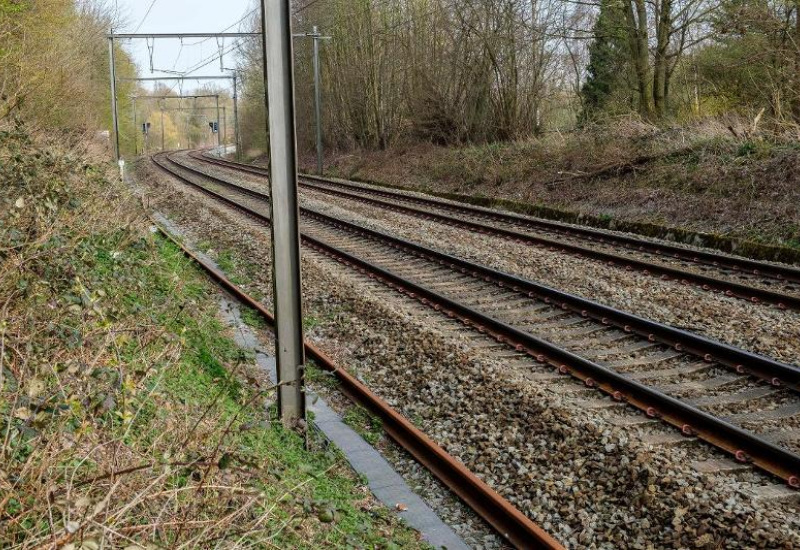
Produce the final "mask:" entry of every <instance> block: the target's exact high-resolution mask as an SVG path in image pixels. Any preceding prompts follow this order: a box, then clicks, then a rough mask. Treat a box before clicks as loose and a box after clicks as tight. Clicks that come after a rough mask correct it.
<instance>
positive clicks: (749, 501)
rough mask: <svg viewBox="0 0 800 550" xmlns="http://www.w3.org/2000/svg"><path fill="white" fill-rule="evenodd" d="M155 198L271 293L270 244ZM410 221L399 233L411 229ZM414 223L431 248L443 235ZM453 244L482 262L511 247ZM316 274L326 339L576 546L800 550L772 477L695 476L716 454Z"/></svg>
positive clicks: (319, 264) (215, 217) (176, 198)
mask: <svg viewBox="0 0 800 550" xmlns="http://www.w3.org/2000/svg"><path fill="white" fill-rule="evenodd" d="M175 191H177V192H175ZM153 200H154V203H157V204H158V208H160V209H166V210H168V211H170V212H171V213H172V214H173V216H176V218H178V221H179V222H180V223H181V224H185V223H190V224H191V225H192V230H193V231H194V232H195V233H196V238H201V239H205V240H207V241H208V242H210V243H213V246H214V247H216V248H217V249H218V250H223V249H224V250H229V251H231V253H232V254H233V255H234V256H235V257H236V258H239V259H240V261H241V263H242V264H246V263H247V262H255V263H256V264H257V265H258V267H260V268H261V269H260V271H259V270H248V269H246V270H245V271H246V272H248V273H258V274H257V275H256V276H253V277H252V279H250V280H249V281H247V282H246V284H245V287H246V288H256V289H259V290H260V291H262V292H263V291H264V290H265V289H268V288H269V286H270V282H269V270H268V269H267V266H266V262H268V261H269V257H268V255H266V256H265V255H264V251H265V250H268V247H265V243H266V242H268V238H267V236H266V234H265V233H261V232H259V231H258V228H256V227H254V224H253V223H252V222H250V221H248V220H247V219H246V218H244V217H243V216H241V215H239V214H234V213H231V212H230V211H226V210H225V209H223V208H219V207H216V206H210V207H209V206H204V205H207V204H209V202H210V201H209V199H207V198H205V197H201V196H199V195H198V194H191V193H185V192H183V191H181V188H180V187H179V185H178V184H176V186H175V187H174V189H173V193H172V196H171V197H170V198H169V199H168V200H166V201H165V202H161V201H160V200H158V197H157V196H156V197H154V198H153ZM162 200H163V196H162ZM317 206H319V205H317ZM343 214H344V212H343ZM350 215H352V214H350ZM377 218H378V216H374V217H373V221H372V222H370V223H376V222H375V221H374V219H377ZM405 223H406V224H407V226H406V227H404V228H395V230H396V231H398V232H402V231H411V230H412V229H411V228H410V227H409V226H408V220H405ZM413 227H414V231H416V232H417V233H415V235H416V237H417V238H418V239H420V240H421V239H422V235H421V233H423V232H425V231H434V230H436V228H432V227H424V226H423V225H422V224H421V223H420V222H419V220H415V221H414V225H413ZM423 227H424V229H423ZM445 237H446V235H441V234H440V235H438V238H445ZM449 238H450V239H452V240H454V241H457V242H456V243H454V246H455V245H458V246H461V247H463V248H464V249H465V250H461V252H464V254H465V255H467V254H469V256H468V257H471V258H472V259H476V260H477V259H479V258H482V257H483V254H485V252H484V251H483V250H485V247H488V246H493V247H494V248H495V249H496V250H497V249H498V248H499V247H498V245H497V243H496V242H495V243H488V242H487V243H486V244H484V245H482V247H476V249H475V250H473V249H472V245H471V243H470V242H469V241H468V240H466V241H465V240H463V239H462V238H461V237H458V236H454V235H449ZM439 245H440V246H444V245H443V244H442V243H439ZM447 246H450V243H447ZM528 250H530V249H528ZM496 254H497V255H498V256H499V255H500V254H501V253H500V252H499V251H498V252H496ZM480 261H483V260H482V259H481V260H480ZM494 261H501V259H499V258H495V260H494ZM542 261H544V260H542ZM546 272H547V271H546V270H545V273H546ZM303 275H304V291H305V292H306V304H305V305H306V312H307V315H308V316H313V317H314V318H315V319H317V320H318V323H319V326H318V328H317V329H316V330H315V334H316V335H317V336H316V338H317V343H319V344H320V345H321V346H322V347H323V348H324V349H326V350H328V351H331V353H332V354H333V355H334V357H335V358H336V359H337V361H338V362H339V363H340V364H342V365H344V366H346V368H348V369H349V370H351V371H352V372H354V373H355V374H356V375H357V376H359V377H360V378H361V379H362V380H364V381H365V382H366V383H367V384H368V385H369V386H370V387H371V388H372V389H373V390H374V391H376V392H377V393H378V394H379V395H381V396H382V397H383V398H384V399H386V400H387V401H388V402H389V403H390V404H392V405H393V406H395V407H396V408H397V409H398V410H400V411H401V412H403V413H404V414H405V415H406V416H407V417H408V418H409V419H411V420H412V421H413V422H414V423H415V424H416V425H417V426H418V427H420V428H421V429H423V430H424V431H425V432H426V433H428V434H429V435H430V436H431V437H433V438H434V439H435V440H436V441H437V442H439V443H440V444H442V445H443V446H444V447H445V448H446V449H447V450H448V451H449V452H450V453H451V454H453V455H454V456H456V457H457V458H459V459H460V460H461V461H463V462H464V463H465V464H466V465H467V466H468V467H469V468H470V469H471V470H472V471H474V472H475V473H476V474H478V475H479V476H481V477H482V478H483V479H484V480H485V481H487V483H489V484H490V485H491V486H493V487H494V488H495V489H496V490H498V491H499V492H500V493H501V494H503V495H504V496H505V497H506V498H508V499H509V500H510V501H511V502H513V503H514V504H515V505H517V506H518V507H519V508H520V509H521V510H522V511H523V512H525V513H526V514H528V515H529V516H530V517H531V518H532V519H534V520H535V521H536V522H537V523H539V524H540V525H541V526H542V527H544V528H545V529H547V530H548V531H549V532H551V533H552V534H553V535H554V536H556V537H557V538H558V539H559V540H561V541H562V542H563V543H564V544H565V545H566V546H568V547H570V548H643V549H646V548H720V547H724V548H794V547H800V520H798V513H797V512H798V509H797V505H796V501H792V500H789V501H787V502H783V501H777V500H770V499H764V500H759V499H755V498H753V497H752V496H749V495H748V493H747V491H749V490H753V489H756V488H758V487H759V486H767V485H769V480H767V479H766V478H765V477H764V476H761V475H760V474H756V473H753V472H748V473H747V474H745V475H739V476H737V475H731V474H723V473H711V474H702V473H700V472H698V471H695V470H694V469H693V468H692V467H691V466H690V460H688V457H693V456H694V455H696V454H697V453H698V451H697V450H696V449H697V447H698V446H699V447H702V448H703V449H706V447H705V446H702V445H700V444H696V443H686V444H680V445H675V446H664V445H653V444H648V443H645V442H644V441H643V440H641V439H640V438H638V437H635V436H634V431H633V430H631V429H630V428H628V427H621V426H617V425H614V424H612V423H610V422H609V421H608V415H607V411H604V410H603V409H594V408H587V407H581V406H580V405H579V404H577V403H576V401H575V400H574V399H573V398H572V397H571V393H570V391H568V390H569V389H570V384H569V383H562V384H561V385H560V386H559V385H554V384H549V383H544V382H542V381H541V380H540V379H538V378H536V377H535V376H534V375H535V374H537V372H536V368H537V367H536V366H535V364H532V365H523V364H519V363H516V362H515V363H511V362H509V361H506V360H504V359H502V358H499V357H498V354H497V353H496V350H495V349H494V348H493V347H492V346H486V345H484V344H482V342H485V341H483V340H482V338H481V337H478V336H476V335H475V334H473V333H470V332H465V331H463V330H458V329H457V328H456V327H454V326H453V325H452V323H449V322H448V321H445V320H443V318H441V317H439V316H437V315H434V314H432V312H431V310H429V309H427V308H424V307H423V306H421V305H420V304H417V303H415V302H410V301H408V300H407V299H406V298H402V297H400V296H399V295H396V294H394V293H393V292H392V291H390V290H388V289H386V288H385V287H382V286H381V285H379V284H377V283H375V282H371V281H369V280H368V279H366V278H364V277H362V276H360V275H355V274H354V273H353V272H352V271H350V270H348V269H347V268H345V267H343V266H341V265H339V264H336V263H334V262H333V261H331V260H328V259H325V258H321V257H318V256H317V255H315V254H313V253H308V252H307V253H306V254H305V256H304V261H303ZM248 278H249V277H248ZM567 280H569V278H567ZM626 283H628V280H627V279H626ZM605 284H606V285H608V286H610V285H611V283H610V282H609V281H606V282H605ZM650 284H651V285H652V282H650ZM716 305H718V304H716ZM667 311H670V309H667ZM743 315H744V314H743V313H740V316H743ZM751 322H752V321H751ZM561 387H563V389H565V390H567V391H562V389H559V388H561ZM572 389H574V391H575V392H582V391H584V390H583V389H581V388H579V387H574V388H572ZM632 414H633V416H635V413H632ZM704 452H705V453H707V454H708V455H711V456H713V455H714V454H715V453H714V451H709V450H706V451H704Z"/></svg>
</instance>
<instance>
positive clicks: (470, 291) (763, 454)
mask: <svg viewBox="0 0 800 550" xmlns="http://www.w3.org/2000/svg"><path fill="white" fill-rule="evenodd" d="M155 160H156V162H157V163H158V164H159V165H160V166H161V167H162V168H164V169H165V170H167V171H169V172H170V173H171V174H172V175H174V176H176V177H178V178H179V179H181V180H182V181H184V182H186V183H188V184H190V185H191V186H193V187H194V188H196V189H197V190H199V191H202V192H203V193H205V194H207V195H209V196H211V197H212V198H214V199H216V200H218V201H221V202H223V203H225V204H227V205H228V206H231V207H233V208H235V209H237V210H239V211H241V212H244V213H246V214H247V215H248V216H251V217H253V218H255V219H257V220H259V221H261V222H263V223H266V224H268V223H269V216H268V212H269V207H268V204H267V203H266V202H265V201H266V200H268V197H267V196H266V195H264V194H262V193H259V192H257V191H254V190H252V189H247V188H243V187H240V186H238V185H236V184H234V183H231V182H228V181H225V180H221V179H219V178H217V177H214V176H211V175H209V174H206V173H204V172H202V171H199V170H197V169H195V168H192V167H190V166H187V165H184V164H181V163H178V162H175V161H170V162H167V161H166V159H163V158H162V159H155ZM196 179H202V183H198V181H195V180H196ZM301 215H302V218H303V221H302V223H303V242H304V243H305V244H306V245H307V246H309V247H311V248H313V249H315V250H317V251H319V252H321V253H323V254H325V255H327V256H329V257H331V258H333V259H335V260H337V261H339V262H341V263H343V264H345V265H347V266H349V267H351V268H352V269H355V270H357V271H358V272H360V273H363V274H365V275H368V276H369V277H370V278H374V279H377V280H379V281H381V282H383V283H384V284H386V285H387V286H389V287H391V288H394V289H395V290H397V291H398V292H401V293H403V294H405V295H406V296H408V297H410V298H412V299H416V300H418V301H419V302H421V303H422V304H424V305H426V306H428V307H431V308H433V309H434V310H436V311H439V312H440V313H442V314H443V315H446V316H447V317H449V318H451V319H455V320H458V321H460V322H462V323H463V324H464V325H465V326H467V327H469V328H470V329H474V330H477V331H479V332H481V333H484V334H486V335H488V336H490V337H492V338H494V339H495V340H496V341H497V342H498V343H501V344H503V345H506V346H509V347H510V348H511V349H512V350H513V351H514V352H515V353H517V354H518V355H519V356H520V357H528V358H532V359H533V360H535V361H536V362H538V363H540V364H542V365H547V366H549V367H551V368H553V369H555V371H556V372H558V373H561V374H563V375H571V376H573V377H575V378H577V379H580V380H581V381H583V383H584V384H586V386H588V387H590V388H595V389H597V390H599V391H601V392H603V393H604V394H606V395H608V396H610V397H611V398H612V399H614V400H616V401H619V402H624V403H628V404H630V405H632V406H634V407H636V408H638V409H640V410H641V411H643V412H644V413H645V414H647V415H648V416H649V417H651V418H657V419H660V420H662V421H664V422H666V423H668V424H670V425H672V426H675V427H677V428H678V429H679V430H680V431H681V433H683V434H684V435H685V436H687V437H698V438H700V439H703V440H705V441H707V442H709V443H711V444H713V445H715V446H716V447H718V448H720V449H723V450H725V451H727V452H729V453H730V454H732V455H733V456H734V457H735V458H736V459H737V460H739V461H741V462H749V463H752V464H754V465H756V466H758V467H760V468H761V469H763V470H766V471H768V472H771V473H773V474H775V475H777V476H779V477H781V478H783V479H784V480H785V481H786V482H787V483H788V484H789V485H791V486H793V487H798V486H800V455H799V454H798V451H800V445H799V444H798V443H799V442H800V431H798V429H797V428H798V427H797V420H798V419H797V417H798V414H800V398H799V397H798V394H797V392H796V390H797V388H798V387H800V369H798V368H797V367H795V366H793V365H786V364H783V363H779V362H777V361H774V360H772V359H769V358H766V357H762V356H759V355H755V354H752V353H749V352H746V351H743V350H741V349H738V348H734V347H731V346H726V345H724V344H721V343H719V342H714V341H711V340H708V339H705V338H702V337H699V336H696V335H693V334H691V333H688V332H685V331H681V330H678V329H675V328H672V327H669V326H666V325H661V324H659V323H654V322H652V321H649V320H646V319H642V318H639V317H636V316H633V315H631V314H628V313H625V312H622V311H618V310H614V309H612V308H608V307H607V306H602V305H600V304H595V303H593V302H590V301H588V300H584V299H582V298H579V297H576V296H572V295H569V294H566V293H562V292H560V291H557V290H555V289H551V288H548V287H544V286H542V285H539V284H537V283H535V282H533V281H528V280H525V279H521V278H519V277H515V276H513V275H509V274H505V273H502V272H499V271H496V270H492V269H489V268H486V267H484V266H480V265H477V264H474V263H471V262H468V261H466V260H462V259H459V258H456V257H453V256H449V255H446V254H442V253H440V252H437V251H435V250H431V249H428V248H426V247H422V246H420V245H417V244H415V243H411V242H408V241H404V240H402V239H398V238H395V237H392V236H389V235H385V234H383V233H380V232H377V231H373V230H370V229H367V228H364V227H361V226H358V225H356V224H353V223H350V222H345V221H342V220H338V219H335V218H332V217H330V216H327V215H325V214H322V213H319V212H315V211H312V210H308V209H301Z"/></svg>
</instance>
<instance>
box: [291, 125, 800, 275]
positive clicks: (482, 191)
mask: <svg viewBox="0 0 800 550" xmlns="http://www.w3.org/2000/svg"><path fill="white" fill-rule="evenodd" d="M733 130H734V131H735V132H736V135H735V136H734V135H733V134H732V133H731V130H730V129H729V128H727V127H726V125H725V124H723V123H721V122H713V121H708V122H704V123H698V124H696V125H694V126H691V127H686V128H668V129H658V128H655V127H652V126H649V125H645V124H641V123H631V122H625V123H616V124H613V125H610V126H603V127H593V128H591V129H586V130H582V131H574V132H569V133H565V134H561V133H557V132H556V133H548V134H545V135H544V136H543V137H539V138H531V139H528V140H525V141H519V142H512V143H503V144H489V145H472V146H463V147H440V146H435V145H430V144H428V145H425V144H422V145H420V144H416V145H413V146H403V145H398V146H393V147H390V148H389V149H387V150H384V151H370V152H364V151H355V152H354V151H347V152H344V153H340V154H331V155H330V160H329V162H330V166H329V170H328V173H329V174H330V175H335V176H339V177H343V178H347V179H352V180H357V181H362V182H368V183H376V184H383V185H389V186H393V187H402V188H407V189H414V190H419V191H424V192H428V193H432V194H436V195H439V196H441V197H445V198H450V199H456V200H461V201H465V202H470V203H472V204H476V205H480V206H490V207H499V208H503V209H507V210H511V211H516V212H519V213H524V214H530V215H535V216H540V217H544V218H550V219H555V220H560V221H565V222H570V223H581V224H586V225H592V226H595V227H600V228H606V229H616V230H620V231H630V232H634V233H640V234H643V235H647V236H650V237H658V238H666V239H670V240H674V241H678V242H683V243H687V244H694V245H699V246H708V247H713V248H718V249H721V250H724V251H726V252H735V253H738V254H743V255H747V256H751V257H755V258H758V259H764V260H779V261H787V262H792V263H798V262H799V261H800V210H799V209H798V208H800V207H798V205H800V195H798V193H800V191H799V190H800V185H798V183H799V182H800V148H798V145H797V141H796V136H795V137H794V139H790V137H786V136H784V137H774V136H765V135H758V134H756V135H754V134H752V132H742V131H737V130H736V128H733ZM313 165H314V159H312V158H311V157H308V158H307V159H304V167H305V169H306V171H308V172H309V173H310V172H313V170H314V169H313Z"/></svg>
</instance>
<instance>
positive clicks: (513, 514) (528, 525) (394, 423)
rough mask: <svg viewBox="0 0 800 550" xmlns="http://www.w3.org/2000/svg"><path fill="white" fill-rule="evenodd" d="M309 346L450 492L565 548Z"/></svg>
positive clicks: (513, 532) (510, 529)
mask: <svg viewBox="0 0 800 550" xmlns="http://www.w3.org/2000/svg"><path fill="white" fill-rule="evenodd" d="M154 223H156V222H154ZM156 226H157V227H158V228H159V230H160V231H161V233H162V234H164V235H165V236H166V237H167V238H168V239H169V240H170V241H172V242H173V243H174V244H175V245H176V246H178V247H179V248H180V249H181V250H182V251H183V253H184V254H185V255H186V256H187V257H188V258H190V259H191V260H193V261H194V262H196V263H197V264H198V265H199V266H200V267H202V268H203V270H205V271H206V273H208V275H209V276H210V277H211V278H212V279H214V280H215V281H216V282H217V283H218V284H219V286H221V287H222V288H224V289H225V290H227V291H228V292H230V293H231V294H232V295H233V296H234V297H236V299H237V300H239V301H240V302H242V303H243V304H246V305H247V306H249V307H251V308H253V309H255V310H256V311H258V312H259V313H260V314H261V315H262V316H263V317H264V318H265V319H266V320H267V322H268V323H269V324H270V326H274V322H275V319H274V317H273V316H272V314H271V313H270V312H269V311H268V310H267V309H266V308H265V307H264V306H263V305H262V304H261V303H260V302H258V301H257V300H255V299H254V298H252V297H251V296H249V295H248V294H247V293H245V292H244V290H242V289H241V288H239V287H238V286H237V285H236V284H234V283H233V282H231V281H230V280H229V279H228V278H227V277H226V276H225V274H224V273H223V272H222V271H220V270H219V269H217V268H215V267H214V266H212V265H210V264H208V263H207V262H204V261H203V260H202V259H200V258H199V257H198V256H196V255H195V254H194V253H193V252H192V251H190V250H189V249H188V248H187V247H185V246H184V245H183V244H182V243H180V242H179V241H178V240H177V239H175V238H174V237H173V236H172V235H171V234H170V233H169V232H168V231H167V230H166V229H164V228H163V227H161V226H160V225H159V224H158V223H156ZM305 348H306V353H307V354H308V356H309V357H310V358H312V359H313V360H314V361H315V362H316V363H317V365H319V366H320V367H321V368H323V369H325V370H326V371H329V372H331V373H333V374H334V375H335V376H336V377H337V378H338V380H339V383H340V384H341V388H342V391H343V392H344V393H345V395H347V396H348V397H349V398H350V399H351V400H353V401H354V402H356V403H358V404H359V405H361V406H363V407H364V408H366V409H367V410H369V411H370V412H372V413H373V414H374V415H375V416H377V417H378V418H380V420H381V422H382V424H383V428H384V430H386V433H387V434H389V436H390V437H391V438H392V439H394V440H395V441H396V442H397V443H398V444H399V445H400V446H402V447H403V448H404V449H405V450H406V451H408V452H409V453H410V454H411V455H412V456H413V457H414V458H415V459H416V460H417V461H419V462H420V463H421V464H422V465H423V466H425V467H426V468H427V469H428V470H429V471H430V472H431V473H432V474H433V475H434V476H436V478H438V479H439V480H440V481H441V482H442V483H444V484H445V486H447V487H448V489H450V490H451V491H452V492H453V493H455V494H456V495H458V496H459V497H460V498H461V499H462V500H463V501H464V502H465V503H466V504H467V505H468V506H469V507H470V508H472V509H473V510H474V511H475V513H477V514H478V515H479V516H480V517H482V518H483V519H484V520H485V521H486V522H487V523H488V524H489V525H491V526H492V527H493V528H494V529H495V530H496V531H497V532H498V533H499V534H500V535H501V536H502V537H503V538H504V539H505V540H507V541H508V542H509V543H510V544H512V545H513V546H514V547H515V548H520V549H527V548H531V549H551V550H563V548H564V547H563V546H562V545H561V544H560V543H559V542H558V541H556V540H555V539H554V538H553V537H551V536H550V535H549V534H547V533H546V532H545V531H544V530H543V529H542V528H541V527H539V526H538V525H536V524H535V523H534V522H533V521H531V520H530V519H529V518H528V517H527V516H525V515H524V514H523V513H522V512H520V511H519V510H518V509H517V508H515V507H514V506H513V505H512V504H511V503H510V502H508V501H507V500H506V499H504V498H503V497H502V496H500V495H499V494H498V493H497V492H496V491H495V490H493V489H492V488H491V487H489V486H488V485H487V484H486V483H484V482H483V481H481V480H480V479H479V478H478V477H477V476H476V475H475V474H473V473H472V472H471V471H470V470H469V469H467V467H466V466H464V465H463V464H462V463H461V462H459V461H457V460H456V459H455V458H453V457H452V456H451V455H450V454H448V453H447V452H446V451H445V450H444V449H443V448H442V447H440V446H439V445H438V444H436V443H435V442H434V441H433V440H432V439H431V438H429V437H428V436H427V435H425V434H424V433H423V432H422V431H420V430H419V429H417V428H416V427H415V426H414V425H413V424H411V422H409V421H408V420H407V419H406V418H405V417H403V416H402V415H401V414H400V413H398V412H397V411H395V410H394V409H393V408H392V407H390V406H389V405H388V404H387V403H386V402H385V401H383V400H382V399H381V398H380V397H378V396H377V395H376V394H375V393H374V392H372V391H371V390H370V389H369V388H367V387H366V386H365V385H364V384H362V383H361V382H359V381H358V380H357V379H356V378H354V377H353V376H352V375H351V374H349V373H348V372H347V371H346V370H345V369H343V368H341V367H339V366H337V365H336V364H335V363H334V362H333V360H332V359H331V358H329V357H328V356H327V354H325V352H324V351H322V350H321V349H319V348H317V347H316V346H314V345H313V344H311V343H310V342H306V344H305Z"/></svg>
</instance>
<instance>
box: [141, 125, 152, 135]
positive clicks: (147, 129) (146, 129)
mask: <svg viewBox="0 0 800 550" xmlns="http://www.w3.org/2000/svg"><path fill="white" fill-rule="evenodd" d="M142 133H143V134H144V135H148V134H149V133H150V123H149V122H142Z"/></svg>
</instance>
